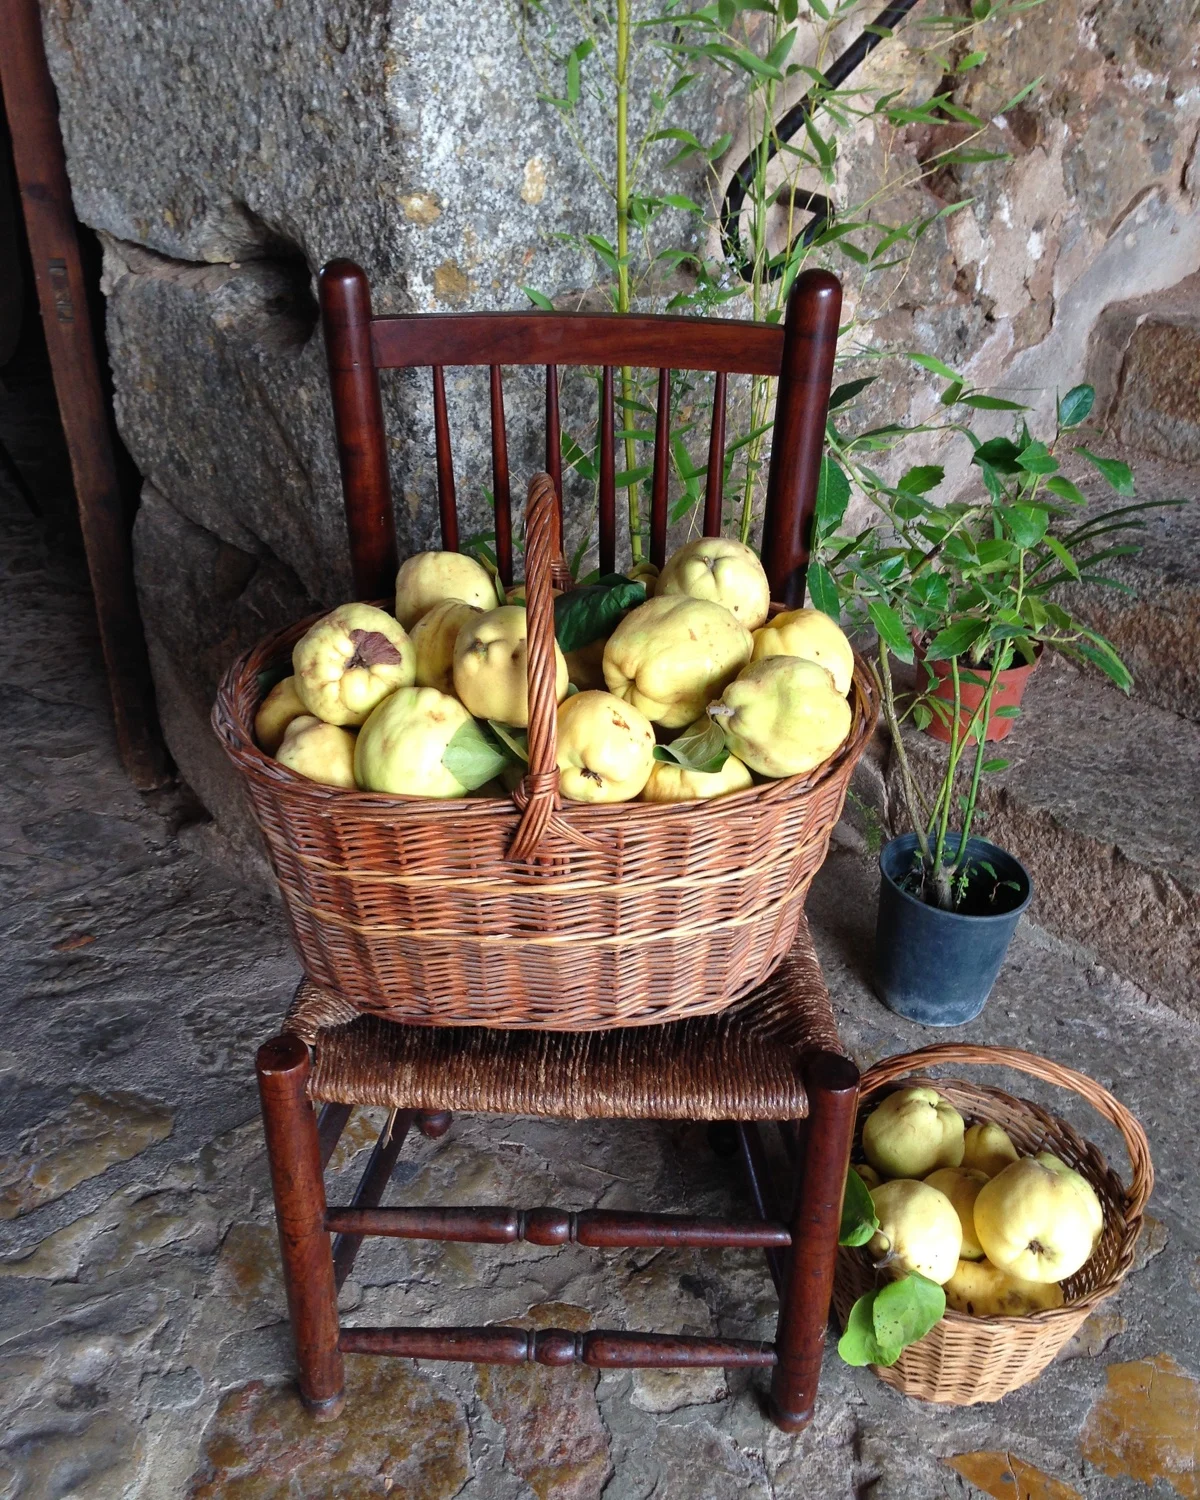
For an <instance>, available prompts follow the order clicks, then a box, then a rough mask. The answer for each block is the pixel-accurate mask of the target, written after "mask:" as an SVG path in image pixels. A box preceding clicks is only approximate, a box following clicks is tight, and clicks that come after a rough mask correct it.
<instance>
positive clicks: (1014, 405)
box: [958, 391, 1029, 411]
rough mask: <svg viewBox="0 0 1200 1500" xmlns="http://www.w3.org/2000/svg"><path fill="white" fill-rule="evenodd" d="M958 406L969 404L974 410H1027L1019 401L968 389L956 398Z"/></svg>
mask: <svg viewBox="0 0 1200 1500" xmlns="http://www.w3.org/2000/svg"><path fill="white" fill-rule="evenodd" d="M958 405H959V406H969V407H971V408H972V409H973V410H975V411H1028V410H1029V408H1028V407H1027V406H1022V405H1021V403H1020V402H1019V401H1006V400H1005V399H1004V397H1003V396H987V395H984V393H983V392H982V391H968V392H967V394H966V395H965V396H960V397H959V398H958Z"/></svg>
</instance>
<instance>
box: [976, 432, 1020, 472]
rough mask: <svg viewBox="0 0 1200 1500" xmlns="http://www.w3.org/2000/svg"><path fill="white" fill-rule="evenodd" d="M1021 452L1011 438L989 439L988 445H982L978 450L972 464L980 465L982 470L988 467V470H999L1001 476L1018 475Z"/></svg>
mask: <svg viewBox="0 0 1200 1500" xmlns="http://www.w3.org/2000/svg"><path fill="white" fill-rule="evenodd" d="M1020 452H1021V450H1020V449H1019V448H1018V447H1017V445H1016V443H1014V442H1013V440H1012V439H1011V438H1006V437H994V438H989V439H988V441H987V442H986V443H980V445H979V447H978V448H976V450H975V456H974V457H973V458H972V460H971V462H972V463H973V464H978V465H979V466H980V467H981V468H982V467H983V466H984V465H986V466H987V467H988V468H991V469H998V470H999V472H1000V473H1001V474H1018V473H1020V465H1019V464H1018V463H1017V459H1018V457H1019V456H1020Z"/></svg>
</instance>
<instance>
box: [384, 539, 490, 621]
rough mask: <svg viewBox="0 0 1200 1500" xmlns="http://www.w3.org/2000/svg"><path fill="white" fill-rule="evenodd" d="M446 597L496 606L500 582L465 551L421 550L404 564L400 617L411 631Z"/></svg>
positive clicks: (399, 594) (399, 578)
mask: <svg viewBox="0 0 1200 1500" xmlns="http://www.w3.org/2000/svg"><path fill="white" fill-rule="evenodd" d="M442 599H461V600H462V601H463V603H464V604H473V605H475V607H476V608H477V609H492V608H493V607H494V606H495V603H496V585H495V584H494V583H493V582H492V575H491V574H490V573H489V572H488V570H487V569H486V568H485V567H484V566H483V564H482V563H477V562H476V561H475V559H474V558H473V557H468V556H467V555H466V554H465V553H463V552H418V553H417V554H416V555H415V556H413V557H409V558H406V559H405V560H404V562H402V563H401V564H400V571H399V572H398V573H397V574H396V618H397V619H398V620H399V621H400V623H401V625H403V626H404V628H405V630H411V629H412V627H413V626H414V625H415V624H416V623H417V621H418V620H419V619H420V618H421V616H422V615H423V614H425V613H426V611H428V610H431V609H432V608H433V606H434V605H435V604H437V603H439V602H440V601H441V600H442Z"/></svg>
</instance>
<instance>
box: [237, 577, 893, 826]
mask: <svg viewBox="0 0 1200 1500" xmlns="http://www.w3.org/2000/svg"><path fill="white" fill-rule="evenodd" d="M372 602H374V603H375V604H376V605H377V607H380V608H383V607H385V605H384V604H382V603H380V601H372ZM328 613H329V611H328V610H317V611H315V612H314V613H313V614H311V615H308V616H306V617H305V618H304V619H303V620H301V621H299V622H298V623H295V624H292V625H287V626H284V627H283V628H282V629H280V630H276V631H273V632H271V633H270V634H269V635H266V636H264V637H263V638H262V639H260V640H259V641H258V642H256V643H255V644H254V645H253V646H251V647H249V648H248V649H247V650H245V651H243V652H242V653H241V654H240V655H239V656H238V657H237V658H236V659H235V660H234V661H233V662H232V663H231V664H230V665H229V667H228V668H227V669H226V671H225V672H224V674H223V675H222V677H221V681H220V684H219V685H218V688H217V695H216V700H215V702H214V704H213V710H212V727H213V729H214V731H215V732H216V734H217V736H218V738H220V739H221V740H222V741H223V743H224V745H225V748H226V751H227V753H228V754H229V755H230V756H232V757H233V758H234V759H235V760H237V761H238V762H240V763H241V765H242V767H243V768H244V769H245V771H246V772H247V773H248V774H251V775H254V776H258V777H261V778H263V779H264V780H267V781H269V782H271V783H273V784H274V785H275V787H276V788H277V789H278V790H279V791H281V792H286V793H287V794H288V795H291V796H296V797H301V798H304V799H306V800H308V801H310V802H311V803H313V804H320V803H326V804H328V805H329V806H331V807H338V808H344V809H346V810H347V811H349V810H351V809H353V810H354V811H355V812H356V813H357V814H358V815H359V816H360V817H361V816H369V817H370V816H374V817H379V818H383V817H385V816H386V817H387V818H388V819H389V821H391V820H394V819H395V818H396V817H397V816H398V815H399V816H402V815H403V812H402V810H404V809H409V808H412V809H420V810H421V812H422V813H426V814H427V813H429V812H432V811H435V810H442V811H447V812H449V811H451V810H453V811H454V812H455V813H456V814H460V815H462V816H463V817H465V818H470V819H471V820H472V821H475V820H480V821H482V820H484V819H487V818H497V817H499V818H510V817H512V816H514V815H516V814H517V812H518V809H517V807H516V805H515V804H514V802H513V800H512V798H511V797H509V796H503V797H479V796H467V797H448V798H443V797H410V796H404V795H401V794H392V793H386V792H365V791H362V790H360V789H359V788H357V787H353V788H351V787H333V786H325V785H323V784H322V783H321V782H316V781H310V780H309V779H308V778H307V777H304V776H301V775H299V774H298V773H297V772H294V771H291V770H289V769H288V768H287V767H286V766H283V765H281V764H280V763H279V762H278V761H277V760H276V759H275V758H274V757H273V756H270V755H268V754H266V752H265V751H263V750H261V749H260V748H259V747H258V745H257V744H256V743H255V740H254V732H253V724H252V723H249V724H248V723H247V722H246V720H245V719H244V718H243V717H242V716H241V715H240V714H239V712H238V709H237V697H238V688H239V685H240V684H241V683H243V682H244V680H245V678H246V677H247V676H248V675H251V673H252V674H253V675H254V676H255V677H257V676H258V675H259V674H260V673H262V672H264V671H269V670H273V669H275V668H277V667H278V666H280V665H282V664H283V663H282V659H283V658H284V657H285V656H287V657H289V658H290V651H291V647H292V646H293V645H294V644H295V642H296V641H297V640H299V639H300V637H301V636H302V635H303V634H304V633H305V631H307V630H308V629H309V628H310V627H311V626H312V625H314V624H315V623H316V622H317V621H318V620H320V619H323V618H324V616H325V615H327V614H328ZM851 691H852V693H853V695H854V696H853V698H852V700H851V706H852V708H855V709H856V710H857V711H856V712H855V714H854V720H853V722H852V725H851V728H850V732H849V734H848V735H847V736H846V738H845V739H844V740H843V741H842V743H841V744H840V745H839V746H838V748H837V749H836V750H835V751H834V752H833V754H832V755H830V756H828V757H826V759H825V760H823V761H822V762H821V764H820V765H819V766H816V767H814V769H813V770H811V771H805V772H802V773H801V774H799V775H797V776H784V777H779V778H776V779H774V780H769V781H763V782H761V783H759V784H757V785H755V786H751V787H746V788H744V789H742V790H741V791H737V792H728V793H725V794H724V795H723V796H720V797H708V798H696V799H694V800H692V801H688V802H641V801H638V800H637V799H634V800H632V801H629V802H615V803H585V802H573V801H571V800H570V799H568V798H565V797H564V798H563V799H562V800H561V807H560V811H559V814H558V816H559V817H566V818H568V819H569V821H570V822H571V823H572V824H573V825H578V826H579V831H580V832H581V833H586V832H588V831H589V830H595V831H599V830H600V829H602V828H604V827H605V826H607V824H608V823H610V822H611V820H612V817H613V814H614V812H619V813H620V815H621V819H622V821H623V822H626V821H629V820H631V819H636V820H638V821H645V822H653V821H658V822H659V823H662V822H663V821H664V820H665V819H667V818H671V817H674V818H679V817H692V818H696V817H700V818H704V817H721V816H722V815H723V812H724V810H725V809H728V808H730V807H731V806H733V805H735V804H736V805H738V806H741V805H743V804H745V803H748V802H753V801H767V800H773V799H774V798H776V797H786V796H791V795H795V794H798V793H807V792H809V791H813V790H815V789H816V788H817V787H819V786H820V785H821V784H822V783H823V782H824V781H826V780H828V779H829V778H830V777H831V776H833V775H834V774H835V773H836V772H837V769H838V767H839V766H840V765H841V764H842V762H843V761H844V760H845V759H846V757H847V756H848V755H856V754H857V752H858V750H859V747H860V746H861V745H862V744H863V743H864V742H865V741H866V740H867V739H869V738H870V736H871V734H872V733H873V732H874V729H875V723H876V719H877V717H878V688H877V684H876V681H875V676H874V672H873V669H872V668H871V666H870V664H869V663H868V662H867V661H866V659H865V658H864V657H863V656H862V655H861V654H860V653H859V652H857V651H855V653H854V675H853V681H852V685H851ZM263 697H265V694H259V695H258V696H257V698H256V700H255V701H256V706H257V705H258V704H261V701H262V698H263Z"/></svg>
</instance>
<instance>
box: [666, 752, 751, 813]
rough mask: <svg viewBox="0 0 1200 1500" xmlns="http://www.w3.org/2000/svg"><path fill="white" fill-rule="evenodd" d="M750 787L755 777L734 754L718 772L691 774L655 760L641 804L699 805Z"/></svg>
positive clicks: (678, 767) (682, 767)
mask: <svg viewBox="0 0 1200 1500" xmlns="http://www.w3.org/2000/svg"><path fill="white" fill-rule="evenodd" d="M753 785H754V777H753V776H751V774H750V772H749V770H748V769H747V767H746V766H745V765H743V763H742V762H741V761H740V760H738V758H737V756H736V755H731V756H729V757H728V759H727V760H726V762H725V764H724V765H723V766H722V767H721V769H720V770H719V771H691V770H689V769H688V767H687V766H673V765H671V763H670V762H669V761H665V760H656V761H655V762H654V768H653V770H652V771H651V772H650V779H649V781H647V783H646V785H645V786H644V787H643V788H642V801H643V802H701V801H705V800H707V799H708V798H709V797H723V796H724V795H725V793H726V792H743V791H745V789H746V788H747V787H748V786H753Z"/></svg>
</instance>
